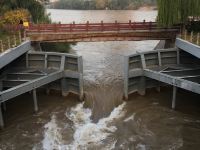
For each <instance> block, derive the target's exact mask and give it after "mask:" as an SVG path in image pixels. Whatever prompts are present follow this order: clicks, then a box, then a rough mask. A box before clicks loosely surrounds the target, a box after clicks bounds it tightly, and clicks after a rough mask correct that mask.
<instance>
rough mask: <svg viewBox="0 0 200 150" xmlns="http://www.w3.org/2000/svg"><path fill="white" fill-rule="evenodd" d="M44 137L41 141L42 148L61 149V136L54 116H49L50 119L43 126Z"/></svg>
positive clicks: (48, 149)
mask: <svg viewBox="0 0 200 150" xmlns="http://www.w3.org/2000/svg"><path fill="white" fill-rule="evenodd" d="M44 128H45V132H44V139H43V141H42V145H43V149H44V150H55V149H61V145H62V136H61V132H60V130H61V129H60V128H59V127H58V125H57V123H56V116H55V115H53V116H52V117H51V121H50V122H48V123H47V124H46V125H45V126H44Z"/></svg>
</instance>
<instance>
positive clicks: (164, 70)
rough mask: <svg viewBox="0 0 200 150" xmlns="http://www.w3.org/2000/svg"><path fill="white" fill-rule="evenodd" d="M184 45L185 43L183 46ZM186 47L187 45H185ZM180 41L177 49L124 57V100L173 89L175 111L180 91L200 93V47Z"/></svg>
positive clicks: (177, 43) (177, 42)
mask: <svg viewBox="0 0 200 150" xmlns="http://www.w3.org/2000/svg"><path fill="white" fill-rule="evenodd" d="M181 42H183V43H181ZM183 44H187V46H183ZM188 44H190V43H186V42H184V41H180V40H179V39H177V41H176V46H177V48H173V49H163V50H154V51H147V52H141V53H137V54H134V55H130V56H126V57H125V66H124V78H125V79H124V97H125V99H128V95H129V94H132V93H134V92H138V93H139V94H140V95H145V91H146V89H148V88H153V87H157V88H158V89H159V88H160V87H161V86H163V85H166V84H168V85H171V86H173V95H172V108H173V109H174V108H175V104H176V93H177V88H181V89H184V90H187V91H191V92H194V93H197V94H200V59H199V57H197V56H196V55H194V54H193V53H195V54H196V53H197V54H198V53H199V52H198V51H196V52H195V50H200V47H199V48H197V47H195V49H194V47H193V45H192V44H191V45H188Z"/></svg>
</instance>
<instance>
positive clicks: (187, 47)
mask: <svg viewBox="0 0 200 150" xmlns="http://www.w3.org/2000/svg"><path fill="white" fill-rule="evenodd" d="M176 46H177V47H178V48H179V49H182V50H184V51H186V52H188V53H190V54H192V55H193V56H196V57H198V58H200V46H198V45H195V44H193V43H190V42H188V41H185V40H183V39H180V38H177V39H176Z"/></svg>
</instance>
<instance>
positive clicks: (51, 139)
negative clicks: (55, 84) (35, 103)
mask: <svg viewBox="0 0 200 150" xmlns="http://www.w3.org/2000/svg"><path fill="white" fill-rule="evenodd" d="M47 12H48V13H50V14H51V18H52V21H55V22H61V23H72V22H73V21H75V22H76V23H85V22H86V21H89V22H100V21H101V20H103V21H104V22H114V21H115V20H117V21H119V22H128V20H132V21H143V20H146V21H155V19H156V14H157V11H154V10H137V11H130V10H129V11H110V10H106V11H74V10H55V9H49V10H47ZM157 43H158V41H137V42H136V41H135V42H134V41H123V42H118V41H116V42H88V43H77V44H76V45H74V46H72V48H71V50H70V53H74V54H78V55H81V56H83V68H84V69H83V70H84V72H83V77H84V91H85V102H79V101H78V100H77V99H78V98H76V97H75V96H74V95H70V96H69V97H67V98H63V97H61V96H59V94H57V93H51V96H48V95H46V94H44V92H41V93H40V95H39V108H40V112H39V113H37V114H33V113H32V103H31V102H32V101H31V96H30V95H29V93H27V94H25V95H23V96H20V97H17V98H16V99H17V103H16V102H10V103H9V104H7V107H8V108H7V111H8V112H6V113H5V118H6V122H7V124H8V125H7V127H6V129H5V130H3V131H0V149H20V150H21V149H34V150H40V149H44V150H54V149H56V150H57V149H58V150H95V149H100V150H111V149H116V150H118V149H119V150H128V149H130V150H176V149H184V150H187V149H190V150H191V149H194V150H195V149H198V148H199V146H200V141H199V139H200V111H199V108H200V102H199V101H198V100H199V98H200V97H199V96H198V95H194V94H191V93H187V92H185V91H180V92H179V94H178V97H179V98H178V104H177V105H178V106H177V111H174V110H171V109H170V103H171V89H170V88H162V89H161V92H156V90H155V89H152V90H149V91H148V92H147V94H146V96H139V95H137V94H133V95H131V96H130V98H129V101H127V102H124V101H122V96H123V64H124V62H123V61H124V60H123V58H124V56H126V55H130V54H134V53H136V52H137V51H145V50H153V49H154V47H155V46H156V45H157ZM30 103H31V104H30Z"/></svg>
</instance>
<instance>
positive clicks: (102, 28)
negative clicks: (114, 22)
mask: <svg viewBox="0 0 200 150" xmlns="http://www.w3.org/2000/svg"><path fill="white" fill-rule="evenodd" d="M101 31H104V27H103V21H101Z"/></svg>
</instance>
